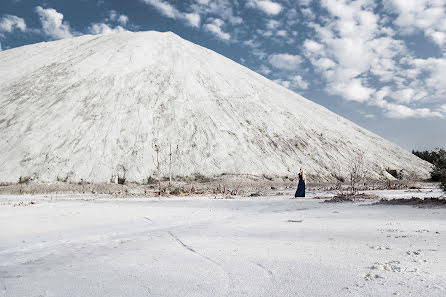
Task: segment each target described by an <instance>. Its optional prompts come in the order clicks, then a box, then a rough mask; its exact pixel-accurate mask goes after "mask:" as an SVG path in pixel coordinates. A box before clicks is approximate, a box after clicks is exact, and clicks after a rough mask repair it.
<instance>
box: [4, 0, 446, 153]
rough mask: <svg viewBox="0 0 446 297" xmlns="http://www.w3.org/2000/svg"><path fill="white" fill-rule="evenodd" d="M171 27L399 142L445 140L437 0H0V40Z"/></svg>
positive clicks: (443, 48)
mask: <svg viewBox="0 0 446 297" xmlns="http://www.w3.org/2000/svg"><path fill="white" fill-rule="evenodd" d="M123 30H129V31H146V30H157V31H172V32H175V33H176V34H178V35H180V36H181V37H183V38H185V39H188V40H190V41H192V42H194V43H197V44H200V45H202V46H204V47H207V48H210V49H212V50H214V51H216V52H219V53H221V54H223V55H224V56H226V57H228V58H230V59H232V60H234V61H236V62H239V63H241V64H243V65H245V66H247V67H249V68H250V69H252V70H254V71H256V72H258V73H260V74H262V75H264V76H266V77H268V78H270V79H272V80H275V81H276V82H278V83H280V84H282V85H284V86H285V87H287V88H290V89H292V90H294V91H296V92H297V93H300V94H301V95H303V96H305V97H307V98H308V99H311V100H313V101H315V102H317V103H319V104H322V105H324V106H325V107H327V108H329V109H330V110H332V111H334V112H336V113H338V114H340V115H342V116H344V117H346V118H348V119H350V120H352V121H354V122H355V123H357V124H359V125H360V126H363V127H365V128H367V129H369V130H371V131H373V132H375V133H377V134H379V135H381V136H383V137H385V138H387V139H389V140H391V141H393V142H395V143H397V144H399V145H401V146H402V147H404V148H406V149H412V148H415V149H429V148H435V147H439V146H446V0H382V1H371V0H354V1H351V0H300V1H299V0H295V1H291V0H246V1H242V0H185V1H176V0H127V1H119V0H78V1H68V0H67V1H63V0H58V1H53V0H47V1H39V0H2V1H1V3H0V48H1V49H3V50H7V49H9V48H13V47H17V46H22V45H25V44H31V43H36V42H41V41H50V40H57V39H63V38H70V37H73V36H78V35H83V34H101V33H112V32H119V31H123Z"/></svg>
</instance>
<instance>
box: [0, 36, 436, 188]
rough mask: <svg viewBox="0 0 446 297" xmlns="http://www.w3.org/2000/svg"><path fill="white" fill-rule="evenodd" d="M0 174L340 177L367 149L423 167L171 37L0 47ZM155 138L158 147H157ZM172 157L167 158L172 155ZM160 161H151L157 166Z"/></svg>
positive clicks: (369, 159) (389, 160)
mask: <svg viewBox="0 0 446 297" xmlns="http://www.w3.org/2000/svg"><path fill="white" fill-rule="evenodd" d="M0 110H1V112H0V133H1V140H0V152H1V154H0V181H2V182H17V181H18V180H19V178H20V177H32V178H34V180H36V181H41V182H53V181H56V180H67V181H72V182H75V181H80V180H84V181H90V182H109V181H110V180H111V179H113V180H116V177H117V176H121V177H124V175H125V178H126V180H127V181H135V182H142V181H144V180H145V179H146V178H147V177H149V176H154V175H156V174H157V173H158V163H159V171H160V174H161V175H163V176H167V175H169V172H171V174H172V176H189V175H193V174H202V175H205V176H219V175H221V174H252V175H269V176H290V175H294V174H295V173H296V172H297V170H298V169H299V167H303V168H304V169H306V172H307V174H308V175H310V176H312V177H313V178H317V179H319V180H329V179H333V174H334V173H335V169H334V168H336V167H338V165H337V164H339V167H340V168H341V169H342V170H343V171H344V172H345V171H346V170H347V168H348V164H349V162H350V160H351V158H352V156H354V155H355V154H357V153H360V152H363V153H365V160H366V162H365V167H366V172H367V176H368V177H371V178H380V177H382V174H383V170H384V169H385V168H391V169H404V170H405V172H406V174H408V175H413V176H417V177H422V178H424V177H427V176H428V172H429V168H430V165H429V164H428V163H426V162H424V161H422V160H420V159H418V158H417V157H415V156H413V155H412V154H411V153H409V152H407V151H405V150H403V149H401V148H400V147H398V146H396V145H394V144H392V143H390V142H389V141H386V140H384V139H382V138H381V137H379V136H377V135H375V134H373V133H371V132H369V131H367V130H365V129H362V128H360V127H358V126H357V125H355V124H353V123H352V122H350V121H348V120H346V119H344V118H342V117H340V116H338V115H336V114H334V113H332V112H330V111H329V110H327V109H326V108H324V107H322V106H320V105H318V104H315V103H313V102H311V101H309V100H307V99H305V98H303V97H302V96H300V95H298V94H296V93H293V92H291V91H290V90H288V89H286V88H283V87H281V86H279V85H278V84H276V83H274V82H271V81H270V80H268V79H266V78H264V77H262V76H261V75H259V74H257V73H255V72H253V71H251V70H249V69H247V68H245V67H243V66H241V65H239V64H237V63H235V62H233V61H231V60H229V59H227V58H225V57H223V56H221V55H219V54H217V53H215V52H213V51H210V50H208V49H205V48H203V47H200V46H198V45H195V44H193V43H191V42H188V41H186V40H183V39H181V38H180V37H178V36H177V35H175V34H173V33H170V32H169V33H159V32H139V33H132V32H125V33H119V34H112V35H101V36H90V35H87V36H82V37H77V38H73V39H67V40H61V41H56V42H49V43H40V44H34V45H29V46H24V47H20V48H15V49H11V50H7V51H3V52H1V53H0ZM155 145H156V146H157V147H158V148H159V149H158V153H156V148H155ZM170 152H171V154H170ZM157 159H158V161H157Z"/></svg>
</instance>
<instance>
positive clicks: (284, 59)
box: [268, 54, 302, 70]
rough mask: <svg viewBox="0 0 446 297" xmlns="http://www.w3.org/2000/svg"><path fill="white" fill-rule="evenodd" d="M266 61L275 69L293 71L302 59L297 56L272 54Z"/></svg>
mask: <svg viewBox="0 0 446 297" xmlns="http://www.w3.org/2000/svg"><path fill="white" fill-rule="evenodd" d="M268 61H269V63H270V64H271V65H272V66H273V67H275V68H278V69H284V70H295V69H296V68H297V67H298V66H299V65H300V63H301V62H302V58H301V57H300V56H298V55H290V54H274V55H270V56H269V58H268Z"/></svg>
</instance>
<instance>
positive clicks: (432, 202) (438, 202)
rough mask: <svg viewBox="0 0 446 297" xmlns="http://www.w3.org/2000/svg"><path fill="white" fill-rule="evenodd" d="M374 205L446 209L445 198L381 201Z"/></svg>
mask: <svg viewBox="0 0 446 297" xmlns="http://www.w3.org/2000/svg"><path fill="white" fill-rule="evenodd" d="M373 205H412V206H418V207H438V206H440V207H446V199H445V198H424V199H422V198H417V197H412V198H410V199H404V198H403V199H389V200H388V199H381V200H380V201H378V202H376V203H373Z"/></svg>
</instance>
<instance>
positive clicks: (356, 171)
mask: <svg viewBox="0 0 446 297" xmlns="http://www.w3.org/2000/svg"><path fill="white" fill-rule="evenodd" d="M348 171H349V172H348V173H349V177H350V188H351V192H352V195H356V193H357V191H358V185H359V183H360V182H361V181H362V180H363V179H364V153H363V152H358V153H356V154H354V155H353V156H352V158H351V159H350V162H349V166H348Z"/></svg>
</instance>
